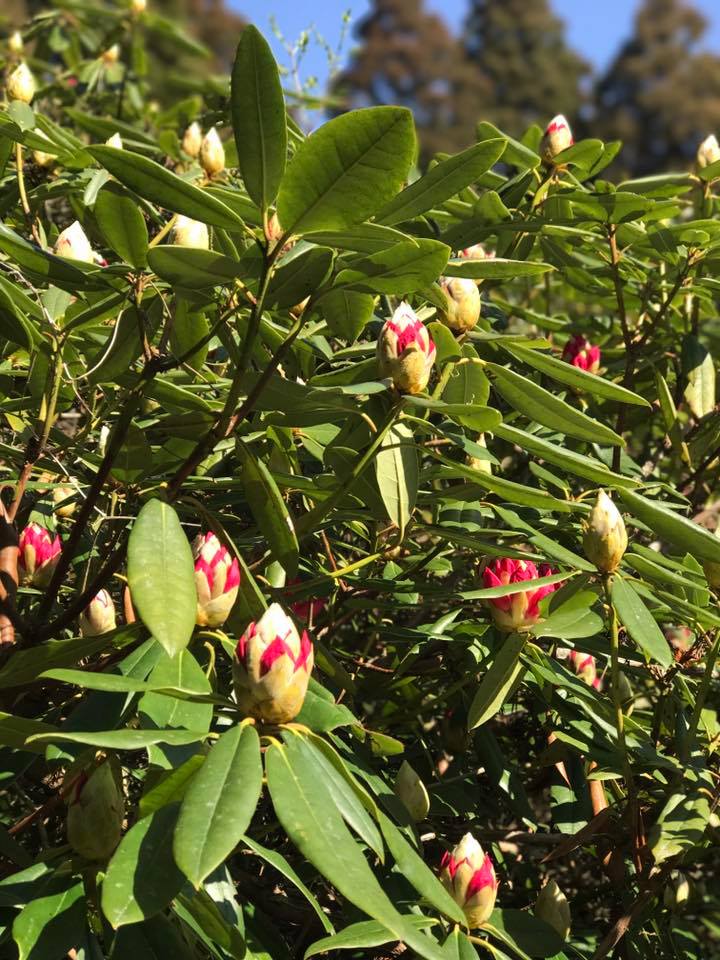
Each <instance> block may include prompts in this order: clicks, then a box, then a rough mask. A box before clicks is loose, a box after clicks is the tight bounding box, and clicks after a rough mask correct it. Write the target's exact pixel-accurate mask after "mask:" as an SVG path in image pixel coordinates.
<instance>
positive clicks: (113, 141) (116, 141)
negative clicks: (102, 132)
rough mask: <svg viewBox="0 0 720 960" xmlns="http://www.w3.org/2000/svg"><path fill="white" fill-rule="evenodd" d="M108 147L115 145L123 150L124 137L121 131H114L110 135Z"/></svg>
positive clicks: (107, 141) (106, 143) (106, 142)
mask: <svg viewBox="0 0 720 960" xmlns="http://www.w3.org/2000/svg"><path fill="white" fill-rule="evenodd" d="M105 145H106V146H107V147H115V149H116V150H122V148H123V142H122V137H121V136H120V134H119V133H114V134H113V135H112V136H111V137H108V138H107V140H106V141H105Z"/></svg>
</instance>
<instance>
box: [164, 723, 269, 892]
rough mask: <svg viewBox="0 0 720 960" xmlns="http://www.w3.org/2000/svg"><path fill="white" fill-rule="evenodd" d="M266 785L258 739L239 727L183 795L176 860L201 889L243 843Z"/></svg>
mask: <svg viewBox="0 0 720 960" xmlns="http://www.w3.org/2000/svg"><path fill="white" fill-rule="evenodd" d="M261 786H262V763H261V761H260V739H259V737H258V735H257V732H256V730H255V728H254V727H253V726H249V725H245V726H240V725H237V726H235V727H233V728H232V729H231V730H228V732H227V733H224V734H223V735H222V736H221V737H220V739H219V740H218V741H217V743H216V744H215V745H214V746H213V748H212V749H211V750H210V753H209V754H208V756H207V759H206V761H205V763H204V764H203V766H202V767H201V769H200V770H199V771H198V773H197V774H196V775H195V778H194V779H193V781H192V783H191V784H190V788H189V789H188V791H187V793H186V794H185V799H184V800H183V803H182V807H181V809H180V816H179V818H178V822H177V827H176V828H175V838H174V840H173V851H174V854H175V862H176V863H177V865H178V866H179V867H180V869H181V870H182V871H183V873H184V874H185V876H186V877H187V878H188V880H190V881H191V883H193V884H194V885H195V887H199V886H200V884H201V883H202V881H203V880H204V879H205V877H207V875H208V874H209V873H211V872H212V871H213V870H214V869H215V867H217V866H219V865H220V864H221V863H222V862H223V861H224V860H225V859H226V858H227V857H228V856H229V855H230V854H231V853H232V851H233V850H234V848H235V847H236V846H237V844H238V843H239V842H240V840H241V838H242V835H243V834H244V833H245V831H246V830H247V828H248V825H249V824H250V820H251V819H252V815H253V813H254V812H255V807H256V806H257V802H258V799H259V797H260V789H261Z"/></svg>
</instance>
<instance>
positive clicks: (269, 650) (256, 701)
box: [233, 603, 313, 723]
mask: <svg viewBox="0 0 720 960" xmlns="http://www.w3.org/2000/svg"><path fill="white" fill-rule="evenodd" d="M236 654H237V660H236V661H235V663H234V665H233V674H234V680H235V695H236V697H237V701H238V704H239V706H240V708H241V710H244V711H245V712H246V713H247V714H248V715H249V716H251V717H255V718H256V719H258V720H264V721H265V722H266V723H288V722H289V721H290V720H294V719H295V717H296V716H297V715H298V713H300V710H301V708H302V705H303V702H304V700H305V694H306V693H307V686H308V681H309V679H310V673H311V671H312V668H313V645H312V642H311V641H310V637H309V636H308V634H307V631H305V630H304V631H303V634H302V636H300V634H299V633H298V631H297V627H296V626H295V624H294V623H293V622H292V620H291V619H290V617H288V615H287V614H286V613H285V611H284V610H283V608H282V607H281V606H280V604H278V603H273V604H272V605H271V606H269V607H268V609H267V610H266V611H265V613H264V614H263V615H262V617H261V618H260V619H259V620H258V622H257V623H251V624H250V625H249V626H248V628H247V630H246V631H245V633H244V634H243V635H242V637H240V640H239V642H238V645H237V650H236Z"/></svg>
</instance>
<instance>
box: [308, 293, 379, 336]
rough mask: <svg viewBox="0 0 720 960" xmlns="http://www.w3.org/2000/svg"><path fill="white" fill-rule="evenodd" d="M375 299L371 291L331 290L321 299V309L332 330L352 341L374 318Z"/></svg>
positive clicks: (335, 333) (335, 334)
mask: <svg viewBox="0 0 720 960" xmlns="http://www.w3.org/2000/svg"><path fill="white" fill-rule="evenodd" d="M374 309H375V301H374V299H373V297H372V296H371V295H370V294H369V293H358V292H356V291H355V290H331V291H330V292H329V293H328V294H327V295H326V296H324V297H323V298H322V299H321V301H320V310H321V312H322V315H323V317H324V318H325V322H326V323H327V325H328V327H329V329H330V332H331V333H332V335H333V336H335V337H341V338H342V339H343V340H347V341H348V343H352V342H353V341H354V340H356V339H357V338H358V337H359V336H360V334H361V333H362V331H363V330H364V329H365V327H366V326H367V324H368V323H369V322H370V320H372V316H373V311H374Z"/></svg>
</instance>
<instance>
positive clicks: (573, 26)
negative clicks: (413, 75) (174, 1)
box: [230, 0, 720, 85]
mask: <svg viewBox="0 0 720 960" xmlns="http://www.w3.org/2000/svg"><path fill="white" fill-rule="evenodd" d="M230 2H231V3H232V5H233V6H234V7H235V8H236V9H237V10H239V11H240V12H241V13H243V14H244V15H245V16H246V17H247V18H248V19H249V20H252V21H253V22H254V23H255V24H256V25H257V26H258V27H259V28H260V29H261V30H262V31H263V32H264V33H265V34H266V36H268V38H269V39H270V40H271V42H272V43H273V46H274V48H275V52H276V56H277V57H278V60H279V61H280V62H281V63H284V64H287V56H286V55H285V53H284V51H283V50H282V46H281V45H280V44H279V43H278V42H277V41H276V40H274V38H272V37H271V35H270V17H271V16H272V15H274V16H275V19H276V20H277V24H278V27H279V28H280V30H281V31H282V33H283V34H284V36H285V37H286V39H288V40H290V41H294V40H296V39H297V37H298V36H299V34H300V33H301V31H302V30H304V29H306V28H308V27H311V26H315V27H316V28H317V29H318V30H319V32H320V33H322V34H323V36H324V37H325V38H326V40H327V41H328V42H329V43H331V44H332V45H333V46H336V45H337V41H338V38H339V36H340V33H341V26H342V15H343V12H344V11H345V10H347V9H350V11H351V13H352V19H353V21H357V20H358V19H359V18H360V17H362V16H363V15H364V14H365V13H366V12H367V10H368V9H369V7H370V6H371V4H370V2H369V0H230ZM532 2H533V0H528V3H532ZM425 5H426V7H427V9H430V10H435V11H437V12H438V13H440V14H441V15H442V16H443V17H444V18H445V19H446V20H447V21H448V23H449V24H450V26H451V27H452V28H453V29H455V30H457V29H458V28H459V27H460V24H461V22H462V19H463V17H464V14H465V11H466V10H467V7H468V3H467V0H425ZM637 6H638V3H637V2H632V0H597V2H595V0H553V7H554V8H555V10H556V12H557V13H558V14H559V15H560V16H561V17H562V18H563V20H564V21H565V23H566V27H567V36H568V39H569V41H570V43H571V44H572V45H573V46H574V47H575V48H576V49H577V50H579V51H580V52H581V53H582V54H583V55H584V56H585V57H586V58H587V59H588V60H589V61H590V62H591V63H595V64H596V65H598V66H603V65H605V64H606V63H607V61H608V60H609V58H610V57H611V56H612V54H613V52H614V51H615V49H616V47H617V45H618V44H619V42H620V41H621V40H622V39H623V38H624V37H625V36H626V35H627V34H628V32H629V30H630V28H631V25H632V19H633V14H634V11H635V9H636V8H637ZM695 6H696V7H697V8H698V9H700V10H702V12H703V13H704V14H705V17H706V18H707V20H708V21H709V24H710V26H709V29H708V32H707V34H706V39H705V45H706V46H707V47H709V48H711V49H713V50H717V51H720V0H695ZM352 42H353V41H352V38H350V39H349V40H347V41H346V42H345V44H344V47H343V53H344V55H345V56H347V53H348V51H349V50H350V48H351V46H352ZM301 73H302V75H303V77H304V78H306V77H307V76H308V75H315V76H317V78H318V80H319V82H320V84H321V85H322V83H323V82H324V80H325V78H326V77H327V59H326V57H325V54H324V53H323V51H322V50H321V49H320V48H319V47H318V46H317V45H316V44H313V45H312V46H311V47H310V49H309V50H308V53H307V55H306V56H305V59H304V63H303V66H302V68H301Z"/></svg>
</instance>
